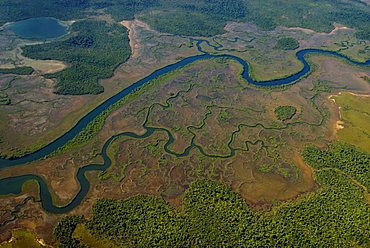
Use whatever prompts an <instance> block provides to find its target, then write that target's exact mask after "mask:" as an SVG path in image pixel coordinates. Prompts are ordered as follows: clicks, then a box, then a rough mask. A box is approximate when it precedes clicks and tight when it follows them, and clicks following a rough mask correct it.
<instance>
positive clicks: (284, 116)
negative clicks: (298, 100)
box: [275, 106, 297, 121]
mask: <svg viewBox="0 0 370 248" xmlns="http://www.w3.org/2000/svg"><path fill="white" fill-rule="evenodd" d="M296 111H297V109H296V108H295V107H293V106H278V107H276V108H275V115H276V117H277V118H278V119H279V120H281V121H285V120H289V119H291V118H292V117H293V116H294V115H295V113H296Z"/></svg>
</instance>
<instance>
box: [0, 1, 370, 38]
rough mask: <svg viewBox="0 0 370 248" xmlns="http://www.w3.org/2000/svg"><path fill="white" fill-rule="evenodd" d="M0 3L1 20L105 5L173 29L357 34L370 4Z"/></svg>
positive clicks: (72, 15) (367, 32)
mask: <svg viewBox="0 0 370 248" xmlns="http://www.w3.org/2000/svg"><path fill="white" fill-rule="evenodd" d="M0 9H1V10H2V11H1V12H0V25H2V24H4V23H6V22H9V21H16V20H21V19H27V18H31V17H41V16H52V17H56V18H59V19H63V20H70V19H79V18H83V17H86V16H88V15H91V14H93V13H94V12H95V13H97V12H100V13H101V11H102V10H103V11H105V12H106V13H109V14H111V15H112V16H113V17H114V18H115V19H116V20H122V19H132V18H134V16H135V15H138V14H139V15H140V14H142V16H143V17H144V18H145V19H146V21H148V23H149V24H150V25H151V26H152V27H155V28H156V29H158V30H160V31H170V32H172V33H174V34H187V35H200V34H201V35H204V36H208V35H216V34H220V33H223V32H224V31H223V27H224V25H225V24H226V22H227V21H247V22H252V23H254V24H256V25H257V26H258V27H259V28H261V29H264V30H272V29H274V28H275V27H276V26H278V25H282V26H288V27H303V28H310V29H313V30H315V31H319V32H329V31H331V30H332V29H333V23H340V24H344V25H346V26H349V27H352V28H355V29H356V31H357V32H356V35H357V37H358V38H359V39H363V40H369V39H370V26H369V25H368V23H369V21H370V8H369V7H368V5H367V4H366V3H365V2H363V1H352V0H341V1H336V0H321V1H317V0H296V1H284V0H265V1H260V0H234V1H227V0H188V1H183V0H77V1H76V0H66V1H60V0H49V1H42V0H33V1H30V0H26V1H24V0H3V1H1V2H0ZM177 14H180V17H193V18H194V19H192V18H190V19H184V18H179V16H177ZM164 18H168V19H167V20H166V19H164Z"/></svg>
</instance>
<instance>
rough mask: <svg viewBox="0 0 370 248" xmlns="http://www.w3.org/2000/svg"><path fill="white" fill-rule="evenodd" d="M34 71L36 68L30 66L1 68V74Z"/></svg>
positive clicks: (25, 73)
mask: <svg viewBox="0 0 370 248" xmlns="http://www.w3.org/2000/svg"><path fill="white" fill-rule="evenodd" d="M33 72H34V69H33V68H32V67H30V66H22V67H15V68H0V74H16V75H31V74H32V73H33Z"/></svg>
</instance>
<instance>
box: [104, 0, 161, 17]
mask: <svg viewBox="0 0 370 248" xmlns="http://www.w3.org/2000/svg"><path fill="white" fill-rule="evenodd" d="M97 2H99V1H97ZM101 2H102V3H105V4H109V7H108V8H107V12H108V13H110V14H111V15H112V16H113V17H114V19H115V20H116V21H122V20H124V19H125V20H127V19H133V18H134V16H135V14H137V13H140V12H142V11H144V10H147V9H149V8H153V7H157V6H159V5H160V1H159V0H118V1H117V0H111V1H101Z"/></svg>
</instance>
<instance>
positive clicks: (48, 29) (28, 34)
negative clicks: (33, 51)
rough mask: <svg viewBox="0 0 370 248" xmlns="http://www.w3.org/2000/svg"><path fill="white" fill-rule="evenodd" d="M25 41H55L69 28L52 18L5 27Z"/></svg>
mask: <svg viewBox="0 0 370 248" xmlns="http://www.w3.org/2000/svg"><path fill="white" fill-rule="evenodd" d="M5 28H6V29H8V30H11V31H13V32H14V33H15V34H16V35H18V36H19V37H21V38H24V39H54V38H58V37H61V36H63V35H65V34H67V32H68V27H67V26H66V25H63V24H61V23H60V22H59V21H58V20H57V19H55V18H51V17H39V18H30V19H27V20H22V21H18V22H14V23H11V24H9V25H7V26H6V27H5Z"/></svg>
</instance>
